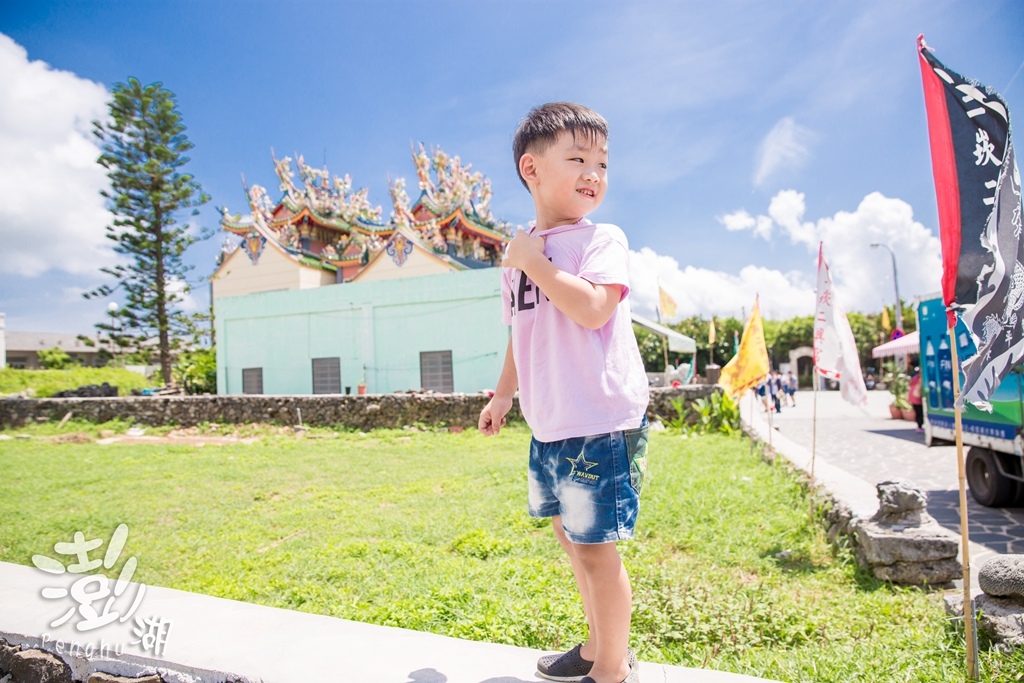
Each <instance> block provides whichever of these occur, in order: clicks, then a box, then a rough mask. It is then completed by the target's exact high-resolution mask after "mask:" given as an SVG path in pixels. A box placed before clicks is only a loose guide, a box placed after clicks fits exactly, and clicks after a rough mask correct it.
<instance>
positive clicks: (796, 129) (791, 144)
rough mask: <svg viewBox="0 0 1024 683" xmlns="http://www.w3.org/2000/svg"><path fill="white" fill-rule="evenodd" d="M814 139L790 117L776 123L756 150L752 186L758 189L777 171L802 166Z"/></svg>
mask: <svg viewBox="0 0 1024 683" xmlns="http://www.w3.org/2000/svg"><path fill="white" fill-rule="evenodd" d="M814 137H815V135H814V133H812V132H811V131H810V130H809V129H807V128H804V127H803V126H801V125H799V124H797V122H796V121H794V120H793V118H792V117H791V116H787V117H785V118H783V119H781V120H780V121H779V122H778V123H776V124H775V125H774V126H773V127H772V129H771V130H770V131H768V135H766V136H765V137H764V139H763V140H761V144H760V146H759V148H758V154H757V156H758V160H757V170H756V171H755V172H754V186H755V187H760V186H761V185H762V184H763V183H764V182H765V181H766V180H768V178H769V177H771V176H772V175H773V174H775V173H776V172H777V171H780V170H783V169H790V170H794V169H798V168H800V167H801V166H803V164H804V163H805V162H806V161H807V159H808V157H809V156H810V150H809V149H808V147H809V145H810V144H811V143H812V142H813V141H814Z"/></svg>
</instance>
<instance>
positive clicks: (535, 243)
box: [501, 230, 547, 273]
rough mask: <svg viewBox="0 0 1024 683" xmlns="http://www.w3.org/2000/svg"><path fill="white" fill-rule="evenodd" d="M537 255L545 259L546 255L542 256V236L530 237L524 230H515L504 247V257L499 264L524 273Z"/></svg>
mask: <svg viewBox="0 0 1024 683" xmlns="http://www.w3.org/2000/svg"><path fill="white" fill-rule="evenodd" d="M537 257H540V258H541V259H543V260H547V257H545V256H544V238H543V237H531V236H530V235H528V234H527V233H526V232H525V231H524V230H517V231H516V236H515V237H513V238H512V241H510V242H509V243H508V247H506V249H505V259H504V260H503V261H502V262H501V265H503V266H505V267H506V268H515V269H517V270H521V271H523V272H524V273H525V272H526V269H527V268H528V267H529V265H530V263H534V262H535V259H537Z"/></svg>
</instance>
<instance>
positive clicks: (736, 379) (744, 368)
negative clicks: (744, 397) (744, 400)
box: [718, 300, 771, 398]
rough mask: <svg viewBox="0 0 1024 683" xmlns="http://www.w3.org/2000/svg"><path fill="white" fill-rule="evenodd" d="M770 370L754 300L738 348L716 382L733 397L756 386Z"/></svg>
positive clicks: (762, 324) (759, 313)
mask: <svg viewBox="0 0 1024 683" xmlns="http://www.w3.org/2000/svg"><path fill="white" fill-rule="evenodd" d="M769 370H771V365H770V364H769V362H768V346H767V345H766V344H765V342H764V323H762V322H761V310H760V303H759V302H758V301H757V300H755V301H754V309H753V310H752V311H751V312H750V318H748V319H747V324H746V326H745V327H744V329H743V338H742V339H740V350H739V352H737V354H736V355H735V356H733V357H732V360H730V361H729V362H728V363H726V364H725V367H724V368H722V374H721V376H720V378H719V380H718V383H719V384H721V385H722V387H723V388H724V389H725V392H726V393H727V394H729V395H730V396H732V397H733V398H735V397H737V396H739V395H740V394H742V393H743V392H744V391H746V390H747V389H751V388H753V387H755V386H757V383H758V382H760V381H761V380H762V379H764V378H765V376H766V375H767V374H768V372H769Z"/></svg>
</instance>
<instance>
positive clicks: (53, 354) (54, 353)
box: [36, 346, 76, 370]
mask: <svg viewBox="0 0 1024 683" xmlns="http://www.w3.org/2000/svg"><path fill="white" fill-rule="evenodd" d="M36 356H38V358H39V365H40V367H42V368H43V369H44V370H67V369H68V368H73V367H75V365H76V363H75V361H73V360H71V356H69V355H68V352H67V351H65V350H64V349H62V348H60V347H59V346H54V347H53V348H52V349H44V350H43V351H39V352H37V353H36Z"/></svg>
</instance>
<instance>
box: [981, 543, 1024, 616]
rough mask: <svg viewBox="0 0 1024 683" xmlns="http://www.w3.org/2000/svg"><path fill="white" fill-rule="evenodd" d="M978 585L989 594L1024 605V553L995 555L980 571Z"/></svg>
mask: <svg viewBox="0 0 1024 683" xmlns="http://www.w3.org/2000/svg"><path fill="white" fill-rule="evenodd" d="M978 585H979V586H981V590H983V591H985V593H986V594H987V595H992V596H995V597H1000V598H1009V599H1011V600H1014V601H1016V602H1017V603H1018V604H1020V605H1022V606H1024V555H1000V556H999V557H993V558H992V559H991V560H989V561H988V562H986V563H985V564H984V565H983V566H982V567H981V570H980V571H979V572H978Z"/></svg>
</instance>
